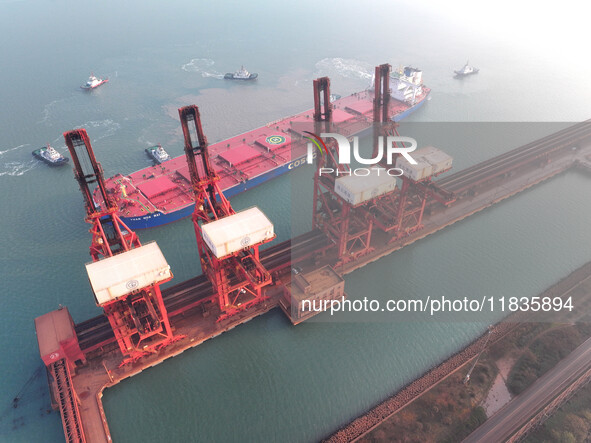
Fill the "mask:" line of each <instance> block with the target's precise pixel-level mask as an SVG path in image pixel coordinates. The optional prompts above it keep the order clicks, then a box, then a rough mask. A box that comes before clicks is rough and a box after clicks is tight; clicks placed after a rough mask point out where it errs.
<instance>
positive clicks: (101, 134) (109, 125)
mask: <svg viewBox="0 0 591 443" xmlns="http://www.w3.org/2000/svg"><path fill="white" fill-rule="evenodd" d="M80 128H84V129H86V130H89V129H90V134H89V135H92V136H93V138H92V141H97V140H101V139H103V138H106V137H110V136H112V135H113V134H115V132H117V131H118V130H119V129H121V125H120V124H119V123H117V122H115V121H113V120H111V119H110V118H107V119H105V120H91V121H87V122H86V123H83V124H81V125H80V126H76V128H75V129H80ZM97 134H98V135H97Z"/></svg>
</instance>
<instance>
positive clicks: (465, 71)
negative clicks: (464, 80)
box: [454, 62, 479, 77]
mask: <svg viewBox="0 0 591 443" xmlns="http://www.w3.org/2000/svg"><path fill="white" fill-rule="evenodd" d="M478 71H479V69H478V68H475V67H474V66H470V63H469V62H466V64H465V65H464V67H463V68H462V69H458V70H457V71H454V72H455V73H456V75H455V76H456V77H465V76H467V75H472V74H478Z"/></svg>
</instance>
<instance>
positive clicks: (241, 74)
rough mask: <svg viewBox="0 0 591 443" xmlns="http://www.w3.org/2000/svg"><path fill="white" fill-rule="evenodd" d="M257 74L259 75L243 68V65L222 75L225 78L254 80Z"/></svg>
mask: <svg viewBox="0 0 591 443" xmlns="http://www.w3.org/2000/svg"><path fill="white" fill-rule="evenodd" d="M258 76H259V75H258V74H257V73H256V72H254V73H252V74H251V73H250V72H248V71H247V70H246V69H244V66H241V67H240V69H239V70H238V71H236V72H234V73H232V72H228V73H227V74H226V75H224V78H225V79H227V80H254V79H255V78H257V77H258Z"/></svg>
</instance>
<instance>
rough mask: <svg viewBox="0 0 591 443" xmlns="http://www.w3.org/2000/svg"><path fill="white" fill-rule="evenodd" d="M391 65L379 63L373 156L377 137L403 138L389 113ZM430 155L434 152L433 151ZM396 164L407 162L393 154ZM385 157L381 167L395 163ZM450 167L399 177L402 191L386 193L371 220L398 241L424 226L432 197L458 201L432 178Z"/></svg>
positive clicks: (372, 210)
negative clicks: (386, 162)
mask: <svg viewBox="0 0 591 443" xmlns="http://www.w3.org/2000/svg"><path fill="white" fill-rule="evenodd" d="M391 70H392V67H391V66H390V65H389V64H383V65H380V66H376V70H375V85H374V94H375V95H374V132H373V135H374V157H375V156H376V154H377V149H378V137H379V136H382V137H383V138H384V139H387V137H400V134H399V133H398V129H397V128H398V124H397V123H396V122H394V121H392V119H391V118H390V116H389V110H388V106H389V103H390V93H391V91H390V86H389V85H390V73H391ZM431 155H433V154H432V153H431ZM394 159H395V160H396V166H397V167H398V166H399V165H400V164H399V160H398V159H400V161H402V162H405V160H404V159H403V158H401V157H400V155H398V156H396V157H394ZM385 161H386V160H385V156H384V157H383V160H382V162H381V163H380V166H383V167H384V168H389V167H391V166H392V165H387V164H385ZM450 168H451V158H450V161H449V165H447V164H446V166H444V167H440V168H438V169H437V170H436V171H432V172H431V173H428V174H426V175H425V176H424V177H423V176H422V175H421V176H417V177H414V178H413V177H410V176H409V175H407V174H403V175H401V176H400V177H399V179H400V180H401V182H402V184H401V187H400V190H399V191H398V192H395V193H390V194H387V195H384V196H383V198H381V199H380V201H379V204H373V205H370V207H368V209H369V213H370V214H371V219H372V220H373V221H374V222H375V224H376V226H377V227H378V228H380V229H381V230H383V231H384V232H386V233H388V234H389V237H390V238H389V241H395V240H398V239H400V238H402V237H405V236H407V235H409V234H411V233H413V232H416V231H418V230H419V229H421V228H422V227H423V224H422V221H423V215H424V213H425V207H426V205H427V201H428V199H429V198H432V199H434V200H435V201H437V202H439V203H441V204H443V205H445V206H447V205H449V204H451V203H453V202H454V201H455V197H454V196H453V195H452V194H451V193H449V192H447V191H445V190H443V189H441V188H439V187H438V186H437V185H436V184H435V183H434V182H433V181H432V179H433V178H434V177H436V176H438V175H439V174H442V173H443V172H446V171H448V170H449V169H450Z"/></svg>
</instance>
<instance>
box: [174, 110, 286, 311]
mask: <svg viewBox="0 0 591 443" xmlns="http://www.w3.org/2000/svg"><path fill="white" fill-rule="evenodd" d="M179 116H180V120H181V126H182V128H183V136H184V139H185V155H186V157H187V163H188V166H189V175H190V178H191V185H192V188H193V193H194V197H195V210H194V212H193V226H194V228H195V236H196V238H197V248H198V251H199V257H200V261H201V269H202V271H203V273H204V274H205V275H206V276H207V278H208V279H209V280H210V281H211V283H212V285H213V288H214V291H215V293H216V298H217V303H218V307H219V309H220V312H221V315H220V317H219V318H218V321H221V320H223V319H224V318H227V317H229V316H231V315H234V314H236V313H238V312H240V311H242V310H244V309H246V308H247V307H249V306H252V305H253V304H256V303H260V302H262V301H263V300H265V299H267V298H268V297H267V296H266V295H265V294H264V290H263V289H264V288H265V287H266V286H268V285H270V284H271V283H272V278H271V275H270V273H269V272H268V271H267V270H266V269H265V267H264V266H263V265H262V264H261V262H260V259H259V246H260V245H262V244H264V243H267V242H269V241H271V240H273V239H274V238H275V233H274V230H273V225H272V224H271V222H270V221H269V220H268V219H267V218H266V217H265V215H264V214H263V213H262V212H261V211H260V210H259V209H258V208H256V207H253V208H250V209H246V210H243V211H240V212H235V211H234V210H233V209H232V206H231V205H230V202H229V201H228V199H226V197H225V196H224V194H223V193H222V191H221V190H220V187H219V183H218V182H219V177H218V175H217V173H216V172H215V171H214V169H213V167H212V165H211V161H210V158H209V152H208V143H207V138H206V137H205V134H204V132H203V127H202V125H201V117H200V114H199V108H198V107H197V106H195V105H190V106H185V107H182V108H180V109H179Z"/></svg>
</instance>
